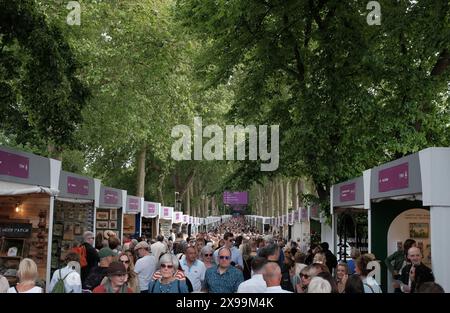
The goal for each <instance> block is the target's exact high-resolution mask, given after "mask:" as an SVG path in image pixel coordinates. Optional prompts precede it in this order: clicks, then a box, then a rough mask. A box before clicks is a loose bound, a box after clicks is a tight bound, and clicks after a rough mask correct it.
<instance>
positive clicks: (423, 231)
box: [386, 209, 431, 292]
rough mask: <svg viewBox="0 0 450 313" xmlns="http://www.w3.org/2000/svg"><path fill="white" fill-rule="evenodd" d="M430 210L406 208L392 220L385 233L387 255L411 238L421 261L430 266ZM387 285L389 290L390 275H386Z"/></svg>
mask: <svg viewBox="0 0 450 313" xmlns="http://www.w3.org/2000/svg"><path fill="white" fill-rule="evenodd" d="M430 232H431V229H430V211H429V210H425V209H409V210H406V211H404V212H402V213H400V214H399V215H397V217H395V219H394V220H393V221H392V223H391V224H390V226H389V230H388V234H387V241H386V246H387V255H391V254H393V253H394V252H396V251H398V250H401V249H402V248H403V243H404V242H405V240H406V239H408V238H411V239H414V240H415V241H416V242H417V247H418V248H419V249H420V250H421V252H422V256H423V261H422V262H423V263H424V264H425V265H426V266H428V267H429V268H431V241H430ZM405 253H406V252H405ZM387 287H388V291H389V292H394V290H393V288H392V275H390V274H389V273H388V275H387Z"/></svg>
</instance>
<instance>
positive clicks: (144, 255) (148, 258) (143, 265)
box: [134, 241, 157, 293]
mask: <svg viewBox="0 0 450 313" xmlns="http://www.w3.org/2000/svg"><path fill="white" fill-rule="evenodd" d="M149 247H150V246H149V244H148V243H146V242H145V241H141V242H139V243H138V244H137V245H136V247H134V251H137V253H138V255H139V260H137V261H136V265H135V266H134V271H135V273H136V274H137V275H138V279H139V289H140V290H141V293H147V292H148V284H149V283H150V280H151V279H152V275H153V273H154V272H155V270H156V263H157V261H156V259H155V257H154V256H152V255H150V252H149V251H148V248H149Z"/></svg>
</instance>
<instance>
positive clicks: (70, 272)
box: [49, 252, 81, 293]
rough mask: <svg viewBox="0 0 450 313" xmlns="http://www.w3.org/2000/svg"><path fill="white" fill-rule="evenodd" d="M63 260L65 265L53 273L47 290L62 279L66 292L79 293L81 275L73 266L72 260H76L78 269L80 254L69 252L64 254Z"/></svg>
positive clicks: (51, 288)
mask: <svg viewBox="0 0 450 313" xmlns="http://www.w3.org/2000/svg"><path fill="white" fill-rule="evenodd" d="M65 262H66V264H67V265H66V266H65V267H63V268H61V269H59V270H57V271H55V272H54V273H53V276H52V279H51V281H50V285H49V290H50V291H52V290H53V288H54V287H55V285H56V283H57V282H58V281H59V280H60V279H63V280H64V290H65V292H66V293H81V276H80V274H79V273H78V272H77V271H76V269H75V268H74V267H75V266H74V262H77V263H78V264H77V266H78V269H80V265H79V262H80V255H79V254H78V253H75V252H69V253H68V254H67V255H66V258H65ZM75 264H76V263H75Z"/></svg>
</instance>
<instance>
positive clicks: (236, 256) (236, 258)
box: [214, 232, 244, 271]
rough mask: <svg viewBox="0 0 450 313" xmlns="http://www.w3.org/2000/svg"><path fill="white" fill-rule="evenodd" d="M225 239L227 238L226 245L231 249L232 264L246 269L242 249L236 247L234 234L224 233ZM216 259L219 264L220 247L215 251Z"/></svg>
mask: <svg viewBox="0 0 450 313" xmlns="http://www.w3.org/2000/svg"><path fill="white" fill-rule="evenodd" d="M223 239H224V240H225V245H224V247H227V248H228V249H230V250H231V266H235V267H237V268H238V269H240V270H241V271H242V270H244V260H243V259H242V254H241V251H239V249H238V248H236V247H235V246H234V245H233V244H234V236H233V234H232V233H229V232H228V233H225V234H224V235H223ZM214 259H215V260H216V264H219V249H217V250H216V251H214Z"/></svg>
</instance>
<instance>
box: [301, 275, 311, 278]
mask: <svg viewBox="0 0 450 313" xmlns="http://www.w3.org/2000/svg"><path fill="white" fill-rule="evenodd" d="M300 277H303V278H309V275H306V274H300Z"/></svg>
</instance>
